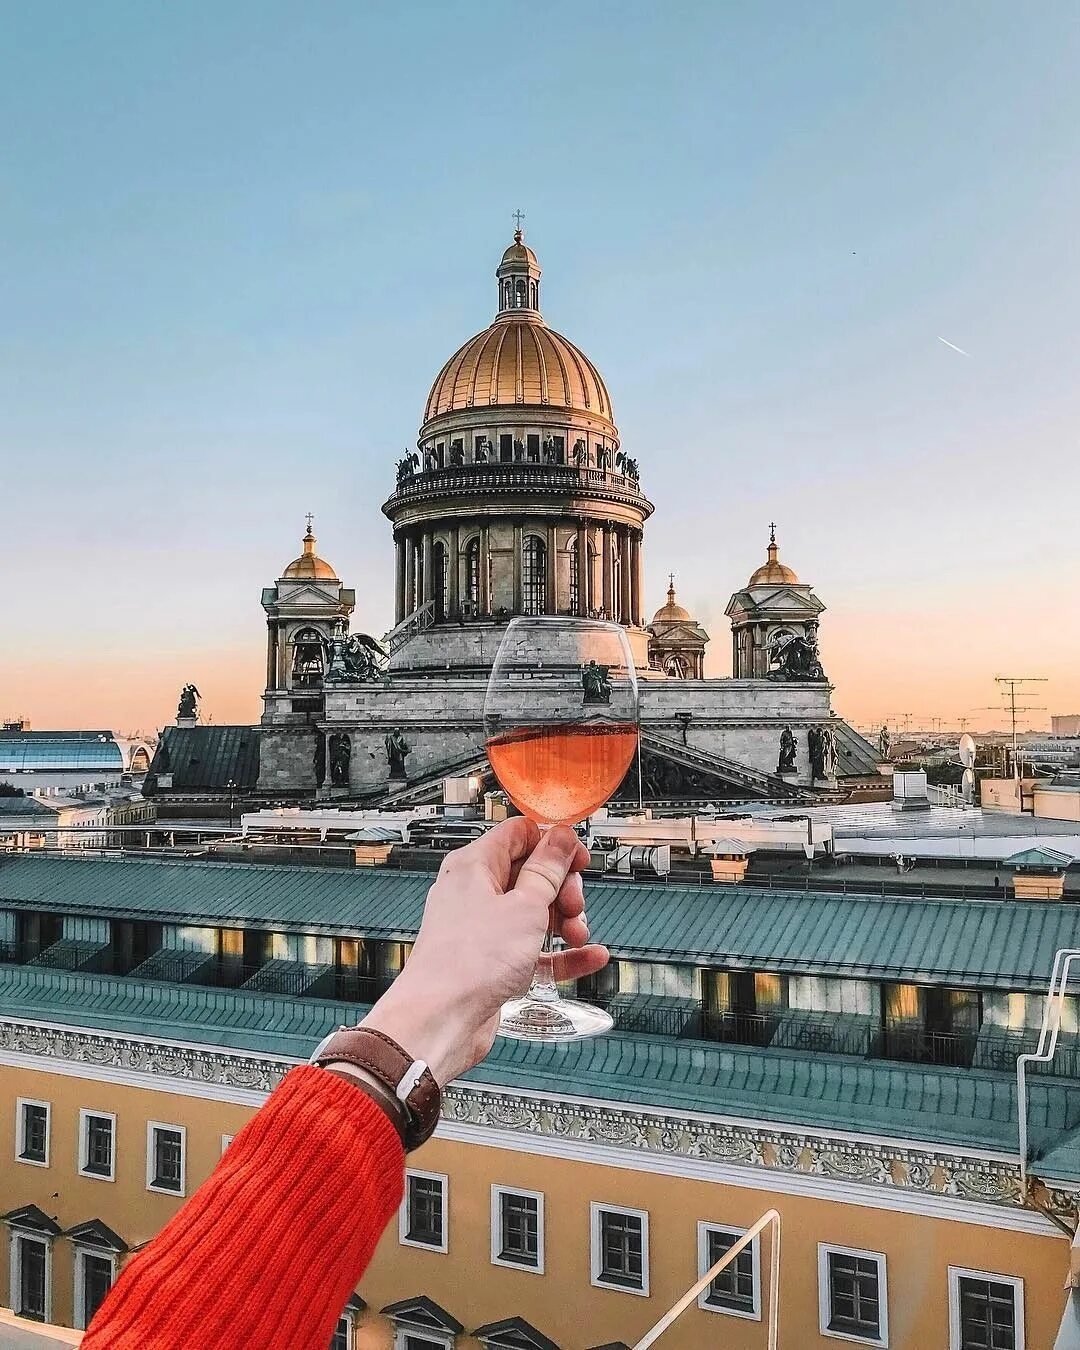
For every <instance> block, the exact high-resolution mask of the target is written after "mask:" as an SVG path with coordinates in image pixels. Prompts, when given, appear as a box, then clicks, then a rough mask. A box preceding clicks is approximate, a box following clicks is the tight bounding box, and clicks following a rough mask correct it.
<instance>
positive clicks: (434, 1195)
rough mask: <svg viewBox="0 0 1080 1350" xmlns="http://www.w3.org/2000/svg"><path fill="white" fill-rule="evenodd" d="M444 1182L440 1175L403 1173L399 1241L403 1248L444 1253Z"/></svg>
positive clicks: (445, 1181) (445, 1226)
mask: <svg viewBox="0 0 1080 1350" xmlns="http://www.w3.org/2000/svg"><path fill="white" fill-rule="evenodd" d="M446 1191H447V1179H446V1177H445V1176H443V1175H442V1174H441V1173H439V1172H406V1173H405V1201H404V1203H403V1204H402V1206H401V1215H400V1218H399V1220H398V1239H399V1241H400V1242H401V1243H403V1244H404V1245H405V1246H406V1247H427V1248H428V1249H429V1250H430V1251H436V1252H445V1251H446V1246H447V1244H446V1229H447V1223H446Z"/></svg>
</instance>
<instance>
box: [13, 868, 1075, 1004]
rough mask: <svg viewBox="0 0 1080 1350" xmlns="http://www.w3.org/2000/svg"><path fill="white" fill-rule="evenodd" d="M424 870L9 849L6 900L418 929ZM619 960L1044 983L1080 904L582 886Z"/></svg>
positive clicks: (246, 920) (597, 930) (291, 927)
mask: <svg viewBox="0 0 1080 1350" xmlns="http://www.w3.org/2000/svg"><path fill="white" fill-rule="evenodd" d="M432 879H433V878H432V876H431V874H430V873H416V872H398V871H393V870H390V869H386V868H356V869H341V868H324V867H290V866H268V865H260V864H253V863H212V862H201V861H199V862H196V861H179V862H173V861H150V860H143V859H139V860H136V859H133V858H131V857H124V858H93V859H91V858H57V857H41V856H34V855H32V854H15V855H11V856H7V857H3V858H0V908H3V907H10V908H16V909H32V910H46V911H54V912H65V913H81V914H94V915H101V916H115V917H129V918H148V919H158V920H165V921H175V922H187V923H194V924H198V923H203V924H207V925H222V926H235V927H244V926H248V927H256V926H257V927H260V928H272V929H277V930H282V931H300V932H311V933H320V932H321V933H334V934H339V935H342V936H349V935H362V936H368V937H373V938H383V939H388V940H391V941H407V940H409V939H410V938H412V937H413V936H414V935H415V933H416V929H417V926H418V924H419V922H420V916H421V913H422V910H423V903H424V897H425V895H426V894H427V890H428V888H429V886H430V885H431V882H432ZM587 889H588V904H589V919H590V927H591V929H592V931H593V933H594V934H595V935H596V937H597V939H598V940H602V941H604V942H606V943H607V944H608V945H609V946H610V947H611V949H612V951H613V952H614V953H615V955H616V956H622V957H626V958H629V959H636V960H668V961H678V962H688V963H692V964H708V965H717V966H730V967H735V968H747V969H764V970H775V971H791V972H803V973H808V974H831V975H842V976H847V977H865V978H867V979H876V980H916V981H924V982H934V981H937V982H940V983H947V984H954V985H967V986H973V987H979V988H984V989H992V988H998V989H1031V990H1045V988H1046V986H1047V983H1048V981H1049V977H1050V970H1051V967H1052V965H1053V959H1054V952H1055V951H1056V950H1057V949H1058V948H1060V947H1076V946H1080V905H1077V904H1074V903H1066V902H1057V901H1053V902H1051V901H1046V902H1043V901H1029V900H1015V899H1003V900H961V899H940V900H935V899H925V900H923V899H913V898H908V897H906V896H897V897H889V898H883V897H881V896H857V895H850V894H848V895H841V894H836V893H828V892H822V891H809V892H798V891H794V892H793V891H786V890H776V891H772V890H768V889H764V888H760V887H750V886H734V885H733V886H723V885H715V884H703V885H699V886H681V885H659V884H657V885H646V884H643V883H604V882H590V883H589V884H588V888H587Z"/></svg>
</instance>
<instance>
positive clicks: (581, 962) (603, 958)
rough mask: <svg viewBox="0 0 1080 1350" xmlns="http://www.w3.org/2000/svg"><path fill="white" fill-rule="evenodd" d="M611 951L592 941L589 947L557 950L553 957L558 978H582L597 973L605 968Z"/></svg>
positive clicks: (553, 966)
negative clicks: (563, 950)
mask: <svg viewBox="0 0 1080 1350" xmlns="http://www.w3.org/2000/svg"><path fill="white" fill-rule="evenodd" d="M610 956H611V953H610V952H609V951H608V949H607V948H606V947H601V946H600V944H599V943H596V942H593V943H590V944H589V946H587V947H573V948H570V949H569V950H568V951H565V952H556V953H555V956H554V957H553V958H552V968H553V973H554V975H555V978H556V979H557V980H581V979H584V977H585V976H586V975H595V974H596V972H597V971H598V970H603V968H604V967H605V966H606V965H607V963H608V961H609V959H610Z"/></svg>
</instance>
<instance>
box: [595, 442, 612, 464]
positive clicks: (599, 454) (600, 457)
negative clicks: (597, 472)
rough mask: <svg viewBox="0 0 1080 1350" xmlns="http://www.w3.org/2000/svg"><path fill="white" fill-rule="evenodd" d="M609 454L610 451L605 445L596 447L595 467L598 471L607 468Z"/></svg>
mask: <svg viewBox="0 0 1080 1350" xmlns="http://www.w3.org/2000/svg"><path fill="white" fill-rule="evenodd" d="M609 454H610V451H609V450H608V448H607V446H606V445H598V446H597V447H596V467H597V468H598V469H606V468H607V466H608V457H609Z"/></svg>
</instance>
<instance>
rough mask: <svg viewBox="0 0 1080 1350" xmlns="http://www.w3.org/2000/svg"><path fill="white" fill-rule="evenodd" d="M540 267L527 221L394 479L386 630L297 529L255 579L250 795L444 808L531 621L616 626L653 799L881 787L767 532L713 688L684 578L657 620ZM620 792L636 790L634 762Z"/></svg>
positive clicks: (581, 378) (633, 485) (630, 464)
mask: <svg viewBox="0 0 1080 1350" xmlns="http://www.w3.org/2000/svg"><path fill="white" fill-rule="evenodd" d="M540 277H541V271H540V265H539V263H538V261H537V258H536V254H535V253H534V252H533V250H532V249H531V248H530V247H529V246H528V245H527V244H526V243H525V241H524V238H523V236H522V232H521V230H520V229H519V230H517V231H516V233H515V234H514V239H513V242H512V243H511V244H510V246H509V247H508V248H507V249H506V251H505V252H504V253H503V255H502V259H501V261H500V263H499V266H498V268H497V269H496V272H495V280H496V299H497V305H496V313H495V318H494V320H493V321H492V322H491V323H490V324H489V325H488V327H486V328H485V329H483V330H482V331H481V332H479V333H477V334H476V335H475V336H474V337H471V338H469V340H468V341H467V342H465V343H464V344H463V345H462V346H460V347H459V348H458V349H457V351H455V352H454V354H453V355H452V356H451V357H450V358H449V360H448V361H447V362H446V363H445V365H444V366H443V367H442V369H441V370H440V371H439V372H438V374H437V375H436V377H435V380H434V383H433V384H432V385H431V389H430V392H429V393H428V396H427V401H426V403H425V405H424V411H423V418H422V422H421V425H420V429H419V433H418V435H417V438H416V449H415V451H411V452H409V453H408V454H406V455H405V456H404V458H402V459H401V460H399V461H398V463H397V466H396V471H395V472H394V473H393V474H392V475H391V480H392V484H393V490H392V491H391V492H390V495H389V496H388V498H387V500H386V501H385V502H384V503H383V507H382V511H383V515H384V516H385V517H386V519H387V521H388V522H389V526H390V531H391V532H392V538H393V546H394V550H395V559H396V570H395V595H394V603H395V624H394V627H393V628H392V629H391V630H390V631H389V632H388V633H386V634H385V635H384V636H383V637H381V638H379V639H375V638H372V637H370V636H367V635H366V634H363V633H359V632H358V633H352V634H350V631H349V626H350V619H351V616H352V613H353V610H354V608H355V604H356V595H355V592H354V591H353V590H351V589H349V588H347V587H346V586H344V585H343V584H342V581H341V580H340V579H339V577H338V575H337V573H336V571H335V569H334V568H333V566H332V565H331V564H330V563H329V562H328V561H326V559H324V558H323V557H321V556H320V554H319V553H318V552H317V548H316V545H317V540H316V538H315V535H314V532H313V529H312V525H311V520H310V518H309V521H308V529H307V533H306V534H305V535H304V539H303V546H302V552H301V554H300V556H299V557H298V558H296V559H295V560H294V561H292V562H290V563H289V564H288V566H286V567H285V568H284V570H283V571H282V573H281V575H280V577H279V578H278V579H277V581H276V583H275V584H274V585H273V586H270V587H268V588H266V589H265V590H264V591H263V595H262V604H263V609H264V610H265V612H266V623H267V650H266V689H265V693H264V696H263V701H264V711H263V716H262V724H261V728H260V732H259V738H258V739H259V771H258V779H257V789H258V792H259V793H260V794H261V795H263V794H264V795H266V796H268V797H273V798H274V799H277V800H282V799H288V800H300V801H303V800H307V801H313V800H323V801H340V802H350V803H353V802H355V803H363V804H367V805H390V804H393V805H402V806H404V805H414V804H420V803H424V802H430V801H438V800H441V796H442V784H443V780H444V779H445V778H447V777H452V776H459V775H470V776H476V775H479V776H480V777H481V778H486V779H489V780H490V770H489V769H488V766H487V761H486V758H485V756H484V748H483V730H482V711H483V702H484V692H485V686H486V681H487V676H488V673H489V671H490V668H491V664H492V661H493V659H494V656H495V653H496V651H497V650H498V647H499V642H500V640H501V637H502V635H503V632H504V630H505V627H506V624H507V623H508V622H509V620H510V619H511V618H512V617H514V616H515V615H523V614H527V615H533V614H551V615H576V616H581V617H588V616H591V617H598V618H605V619H608V620H612V621H614V622H617V623H619V624H622V625H623V626H624V627H625V629H626V633H627V637H628V640H629V643H630V647H631V650H632V652H633V654H634V660H635V662H636V664H637V666H638V673H639V681H640V691H641V723H642V725H641V732H642V736H641V769H642V774H641V785H642V789H643V796H644V800H645V803H646V805H651V806H654V807H656V808H659V809H662V808H664V807H665V806H668V807H686V806H687V805H690V804H702V805H703V804H705V803H709V802H714V803H721V802H738V801H754V800H764V801H778V802H792V803H795V802H806V801H810V800H836V799H837V796H838V794H839V795H841V796H842V795H844V793H845V792H846V791H847V790H849V789H850V787H851V786H853V785H855V784H857V783H858V781H859V780H860V779H862V780H872V779H873V778H874V777H875V775H876V757H875V755H874V752H873V749H872V747H871V746H870V745H869V744H868V743H867V742H866V741H865V740H863V738H862V737H861V736H859V735H857V733H855V732H854V731H853V730H852V729H851V728H850V727H849V726H847V724H846V723H844V722H843V721H842V720H841V719H840V718H838V717H836V716H835V714H833V712H832V710H831V704H830V696H831V693H832V687H831V685H830V684H829V682H828V680H827V678H826V675H825V672H824V671H823V670H822V667H821V663H820V660H819V658H818V644H817V630H818V622H819V618H820V615H821V613H822V611H823V609H824V606H823V604H822V603H821V601H820V600H819V599H818V598H817V596H815V595H814V593H813V591H812V589H811V587H810V586H808V585H806V584H805V583H803V582H801V581H800V580H799V578H798V576H797V575H796V573H795V572H794V571H793V570H792V569H791V568H790V567H789V566H787V565H786V564H785V563H782V562H781V561H780V556H779V546H778V545H777V542H776V535H775V528H774V531H773V533H772V535H771V537H770V541H769V544H768V547H767V551H766V558H765V561H764V562H763V563H762V565H761V566H759V567H757V568H756V570H754V571H753V572H752V575H750V577H749V580H748V581H747V583H746V585H745V586H744V587H743V588H742V589H740V590H737V591H736V592H735V593H734V594H733V595H732V597H731V601H730V603H729V605H728V608H727V615H728V617H729V618H730V620H731V629H732V642H733V667H732V670H733V674H732V677H731V678H730V679H707V678H705V675H704V657H705V647H706V644H707V643H708V641H709V634H708V633H707V632H706V631H705V629H704V628H703V627H702V626H701V625H700V624H699V623H698V622H697V621H696V620H695V619H694V618H693V617H692V615H690V614H689V613H688V612H687V610H686V609H684V608H683V607H682V606H681V605H679V604H678V602H677V600H676V594H675V579H674V577H672V578H671V582H670V586H669V589H668V594H667V603H666V604H665V605H663V606H662V607H661V608H660V609H658V610H656V611H655V613H654V614H653V615H652V618H651V619H649V618H648V617H647V609H648V607H647V605H646V599H645V594H644V580H643V578H644V568H643V559H644V541H645V527H646V523H647V522H648V520H649V517H650V516H651V515H652V511H653V507H652V504H651V503H650V501H649V499H648V497H647V496H646V495H645V490H644V487H643V478H644V477H645V476H646V475H647V471H648V456H647V454H646V453H645V452H644V451H642V452H641V457H642V461H643V462H642V468H641V469H640V470H639V465H638V456H637V454H636V453H635V454H634V455H631V454H628V453H627V450H626V449H625V448H624V447H623V444H622V441H621V438H620V435H619V430H618V427H617V425H616V422H615V413H614V409H613V407H612V401H611V396H610V394H609V393H608V389H607V386H606V385H605V383H604V380H603V378H602V376H601V375H600V372H599V371H598V370H597V368H596V366H595V365H594V364H593V363H592V361H591V360H590V359H589V358H588V357H587V356H586V355H585V353H584V352H582V351H581V349H580V348H579V347H577V346H575V345H574V343H573V342H571V341H570V340H569V339H568V338H565V337H563V336H562V334H560V333H558V332H556V331H555V329H553V328H550V327H549V326H548V324H547V323H546V322H545V320H544V318H543V315H542V313H541V308H540ZM634 448H635V450H636V447H634ZM389 468H390V466H389V465H388V470H389ZM492 785H493V782H492ZM624 796H626V798H627V799H628V800H629V799H632V800H634V801H636V800H637V796H638V782H637V774H636V773H635V774H634V782H633V784H632V785H630V784H629V783H628V784H627V785H625V792H624Z"/></svg>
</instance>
